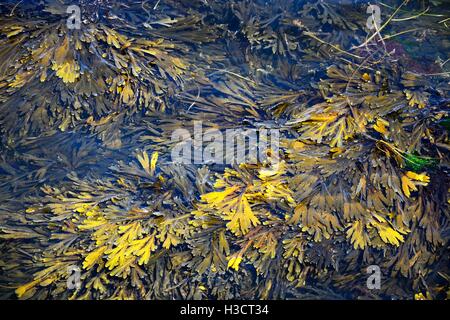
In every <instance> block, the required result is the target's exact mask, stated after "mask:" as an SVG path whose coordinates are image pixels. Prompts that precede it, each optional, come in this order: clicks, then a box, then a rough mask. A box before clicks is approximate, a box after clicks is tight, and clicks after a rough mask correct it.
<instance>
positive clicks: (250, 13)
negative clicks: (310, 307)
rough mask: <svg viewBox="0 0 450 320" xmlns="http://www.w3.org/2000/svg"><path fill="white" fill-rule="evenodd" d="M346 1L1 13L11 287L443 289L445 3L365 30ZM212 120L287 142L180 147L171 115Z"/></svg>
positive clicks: (3, 170) (1, 166)
mask: <svg viewBox="0 0 450 320" xmlns="http://www.w3.org/2000/svg"><path fill="white" fill-rule="evenodd" d="M344 2H345V1H342V3H339V2H336V3H334V2H333V3H327V2H323V1H278V0H273V1H269V2H267V3H266V2H264V4H263V3H262V2H261V1H227V2H220V1H219V2H212V3H209V2H205V1H200V0H198V1H170V0H169V1H158V2H157V3H156V2H155V4H154V5H153V7H152V8H153V10H148V6H146V5H145V4H142V3H141V2H139V1H130V2H129V3H127V4H126V5H125V4H122V3H115V2H112V1H109V3H107V2H103V1H100V2H98V3H97V6H96V7H95V8H91V7H89V8H88V9H89V10H91V11H90V12H91V13H92V12H94V13H96V12H97V13H98V10H104V15H103V16H102V15H98V14H93V15H92V14H90V15H89V17H92V19H87V20H86V21H84V22H83V26H82V28H81V29H80V30H69V29H67V28H66V26H65V24H64V21H65V20H64V19H65V17H66V16H65V15H64V14H62V15H61V9H60V7H59V5H58V6H56V5H55V4H53V2H52V1H45V6H46V7H45V8H46V11H44V12H45V13H42V16H39V19H36V18H33V19H31V17H30V16H28V14H27V12H28V11H27V6H30V4H29V3H27V4H24V5H23V6H20V5H19V6H17V7H16V8H14V10H13V11H14V14H11V15H10V16H7V17H6V16H5V18H2V21H1V27H0V31H1V33H2V35H3V37H2V38H1V40H0V41H1V43H2V49H1V51H0V58H1V61H3V62H2V64H1V65H0V123H1V125H2V131H1V132H2V137H1V140H2V142H3V143H2V147H1V149H2V150H4V153H3V154H2V156H1V159H0V160H1V162H0V177H1V181H2V183H1V184H0V198H1V199H2V200H3V201H1V202H0V211H1V212H2V214H1V218H0V239H1V241H0V248H1V250H2V256H1V259H0V270H1V272H0V282H1V286H0V290H1V292H2V295H3V296H5V297H8V298H11V297H18V298H21V299H50V298H51V299H68V298H70V299H230V298H245V299H255V298H260V299H285V298H296V299H301V298H332V299H340V298H353V299H355V298H372V299H380V298H391V299H394V298H395V299H414V298H415V299H425V298H426V299H444V298H447V297H448V294H449V281H450V280H449V271H448V265H449V264H448V258H449V254H448V253H449V252H448V245H449V243H448V240H449V229H448V228H449V216H448V212H449V210H448V206H449V201H448V195H449V190H450V187H449V175H448V169H449V154H448V149H449V140H448V125H447V123H448V116H449V115H448V106H449V100H448V92H449V85H448V74H449V71H448V64H446V61H445V60H442V57H443V56H442V54H444V55H445V54H448V49H447V51H445V48H448V34H449V30H448V26H447V25H446V21H447V20H446V19H447V18H446V16H445V14H447V15H448V10H444V9H445V8H444V7H442V6H439V4H438V2H436V7H434V6H432V7H431V8H428V9H427V8H420V7H416V5H415V4H413V3H411V4H410V3H408V1H401V2H398V1H390V2H389V3H388V4H386V7H385V9H386V10H383V12H384V13H383V19H384V21H388V23H387V24H384V25H382V26H380V28H379V29H376V30H374V31H373V30H372V31H371V30H367V28H366V27H365V22H366V19H367V15H364V13H365V12H366V8H365V7H364V6H362V5H352V6H348V5H345V3H344ZM81 5H82V6H83V3H81ZM11 7H12V6H8V5H7V4H5V5H3V6H2V7H0V8H1V10H2V12H3V11H4V12H11ZM142 9H144V12H146V14H147V15H142ZM162 9H164V10H162ZM92 10H94V11H92ZM435 11H436V12H444V13H445V14H434V12H435ZM62 12H64V11H62ZM61 17H63V18H61ZM406 20H411V21H413V24H414V28H413V29H408V30H405V29H404V25H402V23H401V22H403V21H406ZM62 21H63V22H62ZM425 28H426V29H427V30H431V31H429V32H428V33H426V34H424V33H423V32H422V33H421V32H420V31H421V30H424V29H425ZM418 36H420V39H421V41H423V42H429V43H433V48H434V51H432V52H431V53H429V54H427V57H429V56H432V57H433V58H434V62H433V63H429V62H426V63H424V64H421V63H420V62H417V61H418V60H420V56H419V55H420V52H419V50H418V49H417V46H416V45H411V44H410V43H411V41H412V40H411V39H417V37H418ZM436 46H439V47H436ZM438 48H439V49H438ZM442 48H444V49H442ZM440 50H444V51H443V52H441V51H440ZM433 55H434V56H433ZM447 61H448V60H447ZM198 120H202V121H203V126H204V127H206V128H207V129H223V130H225V129H230V128H231V129H233V128H241V127H242V125H245V126H246V127H249V128H267V129H268V128H277V129H279V132H280V146H279V149H278V150H269V152H268V154H267V158H266V159H265V160H264V161H259V162H257V163H253V164H250V163H234V164H231V165H226V166H224V165H206V164H202V165H196V164H176V163H173V162H172V161H171V149H172V148H173V141H171V139H170V137H171V134H172V132H173V131H174V130H176V129H178V128H186V127H193V126H194V123H195V122H196V121H198ZM3 181H5V182H3ZM369 265H378V266H379V267H380V269H381V270H382V272H383V279H382V284H381V287H380V289H379V290H376V291H374V290H370V289H369V288H368V287H367V286H366V279H367V274H366V269H367V266H369ZM73 267H76V268H78V269H79V270H80V272H81V276H80V281H81V285H80V286H79V287H76V288H73V289H68V287H67V283H68V281H70V277H71V273H70V272H68V270H69V269H71V268H73Z"/></svg>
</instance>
